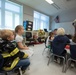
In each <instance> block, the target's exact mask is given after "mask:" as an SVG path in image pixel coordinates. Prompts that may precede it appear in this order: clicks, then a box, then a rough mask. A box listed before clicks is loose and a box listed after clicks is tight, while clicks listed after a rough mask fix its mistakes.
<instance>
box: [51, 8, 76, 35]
mask: <svg viewBox="0 0 76 75" xmlns="http://www.w3.org/2000/svg"><path fill="white" fill-rule="evenodd" d="M57 15H59V18H60V23H56V22H55V21H54V19H55V17H56V16H57ZM74 19H76V10H75V9H71V10H68V11H63V12H61V13H59V14H56V15H54V16H53V17H52V19H51V24H50V29H51V30H53V29H55V28H58V27H64V26H65V27H64V28H65V30H68V28H69V30H70V28H71V31H70V32H69V30H68V31H66V32H68V33H71V34H73V33H74V32H73V31H74V28H73V27H72V22H73V21H74ZM69 24H70V25H69ZM66 27H67V28H66Z"/></svg>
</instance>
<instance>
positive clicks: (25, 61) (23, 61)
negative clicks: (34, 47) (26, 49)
mask: <svg viewBox="0 0 76 75" xmlns="http://www.w3.org/2000/svg"><path fill="white" fill-rule="evenodd" d="M29 65H30V61H29V59H28V58H27V59H21V60H20V61H19V62H18V64H17V65H16V67H20V66H21V67H22V68H21V69H22V70H26V69H27V67H28V66H29Z"/></svg>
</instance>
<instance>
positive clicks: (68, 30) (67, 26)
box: [55, 22, 75, 35]
mask: <svg viewBox="0 0 76 75" xmlns="http://www.w3.org/2000/svg"><path fill="white" fill-rule="evenodd" d="M60 27H62V28H64V29H65V34H71V35H74V30H75V29H74V27H73V25H72V22H64V23H56V24H55V28H60Z"/></svg>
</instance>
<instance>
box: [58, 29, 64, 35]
mask: <svg viewBox="0 0 76 75" xmlns="http://www.w3.org/2000/svg"><path fill="white" fill-rule="evenodd" d="M64 34H65V30H64V28H58V30H57V35H64Z"/></svg>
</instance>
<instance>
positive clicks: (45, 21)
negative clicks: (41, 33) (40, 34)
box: [33, 11, 49, 30]
mask: <svg viewBox="0 0 76 75" xmlns="http://www.w3.org/2000/svg"><path fill="white" fill-rule="evenodd" d="M39 29H43V30H44V29H47V30H49V17H48V16H46V15H44V14H41V13H39V12H36V11H34V25H33V30H39Z"/></svg>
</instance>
